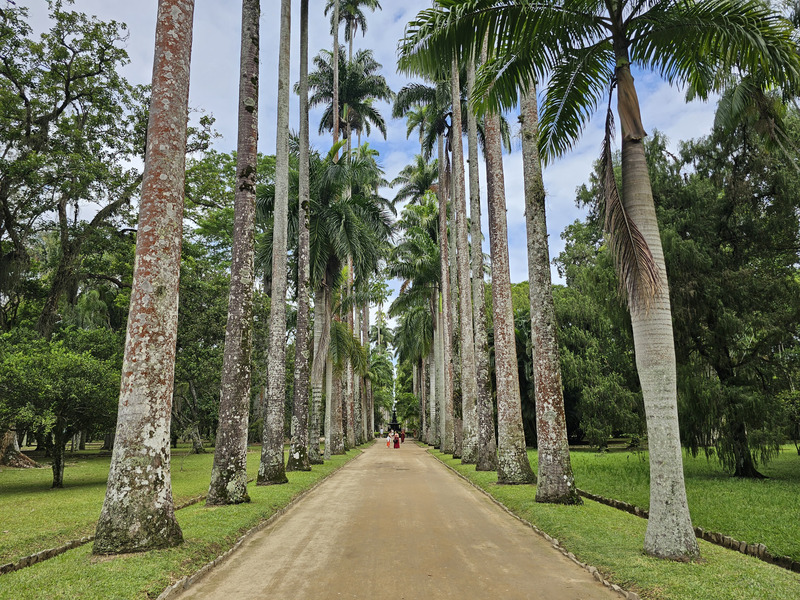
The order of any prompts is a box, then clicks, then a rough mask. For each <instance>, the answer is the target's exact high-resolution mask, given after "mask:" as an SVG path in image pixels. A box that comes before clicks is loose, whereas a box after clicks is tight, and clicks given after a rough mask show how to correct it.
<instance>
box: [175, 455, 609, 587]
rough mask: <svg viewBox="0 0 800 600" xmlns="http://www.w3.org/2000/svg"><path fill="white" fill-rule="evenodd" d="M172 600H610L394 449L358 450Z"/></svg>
mask: <svg viewBox="0 0 800 600" xmlns="http://www.w3.org/2000/svg"><path fill="white" fill-rule="evenodd" d="M180 598H181V599H184V600H188V599H189V598H197V599H200V598H203V599H219V600H242V599H246V598H269V599H270V600H273V599H282V598H286V599H292V600H295V599H302V598H312V599H314V600H323V599H326V598H388V599H392V600H395V599H403V598H407V599H421V598H430V599H436V600H439V599H457V600H469V599H477V598H491V599H496V598H503V599H512V598H535V599H537V600H539V599H541V600H577V599H581V600H595V599H597V600H600V599H612V598H615V599H619V598H620V596H618V595H617V594H615V593H614V592H612V591H610V590H608V589H606V588H604V587H603V586H602V585H600V584H599V583H598V582H596V581H595V580H594V579H593V578H592V576H591V575H590V574H589V573H587V572H586V571H585V570H583V569H581V568H580V567H578V566H577V565H575V564H573V563H572V562H571V561H570V560H569V559H567V558H566V557H564V556H563V555H562V554H561V553H559V552H557V551H556V550H554V549H553V548H552V547H551V546H550V544H548V543H547V542H546V541H545V540H544V539H543V538H541V537H540V536H539V535H537V534H535V533H534V532H533V531H531V530H530V528H528V527H526V526H525V525H523V524H522V523H520V522H518V521H517V520H516V519H514V518H512V517H511V516H509V515H508V514H506V513H505V512H504V511H503V510H501V509H500V508H499V507H497V506H496V505H494V504H493V503H492V502H491V501H490V500H489V499H488V498H486V497H485V496H484V495H482V494H480V493H479V492H477V491H476V490H474V489H473V488H472V487H470V486H469V485H468V484H467V483H466V482H464V481H462V480H461V479H459V478H458V477H456V476H455V475H454V474H453V473H452V472H450V471H449V470H448V469H447V468H446V467H444V465H442V464H440V463H439V462H438V461H436V459H434V458H433V457H432V456H430V455H428V454H427V453H426V452H425V450H424V449H422V448H420V447H419V446H417V445H416V444H414V443H413V442H406V443H405V444H403V445H402V447H401V448H400V449H399V450H395V449H387V448H386V444H381V443H378V444H376V445H374V446H372V447H371V448H369V449H368V450H366V452H365V455H364V456H362V457H360V458H359V459H358V460H356V461H354V462H352V463H350V464H348V465H346V466H345V467H344V468H343V469H342V470H341V471H340V472H339V473H337V474H336V475H335V476H334V477H331V478H330V479H329V480H328V481H326V482H324V483H323V484H322V485H320V486H319V487H318V488H316V489H315V490H314V491H313V492H311V493H310V494H309V495H308V496H307V497H306V498H304V499H303V500H302V501H300V502H298V503H297V505H295V506H294V507H292V508H291V509H290V510H289V511H287V513H286V514H285V515H283V516H282V517H281V518H280V519H278V520H276V521H275V523H273V524H272V525H271V526H269V527H267V528H265V529H264V530H262V531H261V532H259V533H257V534H256V535H254V536H253V537H251V538H250V539H249V540H248V541H247V542H245V543H244V544H243V545H242V547H241V549H240V550H239V551H238V552H236V553H234V555H233V556H232V557H231V558H230V559H229V560H228V561H226V562H225V563H223V564H221V565H220V566H219V567H217V568H216V569H214V570H212V571H211V572H210V573H209V574H208V575H207V576H206V577H204V578H203V579H201V580H200V581H199V582H197V583H196V584H194V585H193V586H192V587H190V588H189V590H187V591H186V593H184V594H183V595H182V596H180Z"/></svg>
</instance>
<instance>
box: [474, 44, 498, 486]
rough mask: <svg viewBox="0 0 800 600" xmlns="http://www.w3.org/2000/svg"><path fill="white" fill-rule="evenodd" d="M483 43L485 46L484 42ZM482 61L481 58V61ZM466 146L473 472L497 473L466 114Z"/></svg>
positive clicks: (480, 252)
mask: <svg viewBox="0 0 800 600" xmlns="http://www.w3.org/2000/svg"><path fill="white" fill-rule="evenodd" d="M484 43H485V42H484ZM483 60H485V58H484V59H483ZM474 88H475V62H474V61H472V60H469V61H467V95H468V96H470V97H472V90H473V89H474ZM467 144H468V146H469V148H468V150H469V217H470V234H469V235H470V239H471V241H472V247H471V252H472V314H473V317H472V318H473V322H474V333H475V375H476V380H477V381H476V383H477V386H476V387H477V406H476V411H477V419H478V451H477V457H476V460H477V463H476V466H475V470H477V471H496V470H497V441H496V439H495V431H494V403H493V402H492V383H491V377H490V375H489V340H488V334H487V331H486V327H487V323H486V297H485V290H484V282H483V233H482V232H481V192H480V168H479V165H478V123H477V119H476V118H475V115H474V114H473V113H472V112H469V113H468V114H467Z"/></svg>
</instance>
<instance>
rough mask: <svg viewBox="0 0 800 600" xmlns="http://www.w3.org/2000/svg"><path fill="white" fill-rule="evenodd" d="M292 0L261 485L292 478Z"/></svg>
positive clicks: (281, 71)
mask: <svg viewBox="0 0 800 600" xmlns="http://www.w3.org/2000/svg"><path fill="white" fill-rule="evenodd" d="M291 14H292V3H291V0H281V30H280V31H281V34H280V46H279V55H278V56H279V58H278V124H277V140H276V144H275V209H274V220H273V222H274V227H273V235H272V248H273V252H272V302H271V303H270V311H269V346H268V358H267V394H266V411H265V413H264V435H263V440H264V441H263V445H262V447H261V463H260V464H259V467H258V478H257V480H256V484H257V485H273V484H282V483H288V481H289V480H288V479H287V478H286V469H285V466H284V463H283V412H284V408H283V405H284V398H285V396H286V373H285V369H286V368H285V363H286V346H285V344H284V334H285V331H286V242H287V237H288V226H289V225H288V223H289V219H288V213H289V66H290V53H291V45H290V40H291Z"/></svg>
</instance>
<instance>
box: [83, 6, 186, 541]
mask: <svg viewBox="0 0 800 600" xmlns="http://www.w3.org/2000/svg"><path fill="white" fill-rule="evenodd" d="M193 16H194V1H193V0H160V2H159V4H158V17H157V21H156V44H155V58H154V64H153V86H152V95H151V100H150V117H149V121H148V125H147V131H148V133H147V148H146V151H145V166H144V175H143V179H142V197H141V203H140V207H139V225H138V233H137V239H136V257H135V260H134V268H133V286H132V288H131V300H130V309H129V315H128V327H127V333H126V339H125V354H124V358H123V364H122V380H121V385H120V399H119V409H118V413H117V432H116V440H115V442H116V443H115V444H114V452H113V455H112V458H111V468H110V471H109V476H108V487H107V489H106V497H105V501H104V502H103V509H102V511H101V513H100V518H99V519H98V521H97V530H96V537H95V542H94V548H93V552H94V553H95V554H109V553H117V552H138V551H142V550H150V549H153V548H167V547H170V546H175V545H177V544H180V543H181V542H182V541H183V534H182V532H181V528H180V526H179V525H178V522H177V520H176V519H175V507H174V505H173V502H172V480H171V478H170V469H169V463H170V449H169V441H170V436H169V427H170V416H171V414H172V393H173V383H174V373H175V340H176V336H177V331H178V281H179V277H180V251H181V234H182V228H183V195H184V178H185V160H186V119H187V112H188V100H189V64H190V58H191V48H192V19H193Z"/></svg>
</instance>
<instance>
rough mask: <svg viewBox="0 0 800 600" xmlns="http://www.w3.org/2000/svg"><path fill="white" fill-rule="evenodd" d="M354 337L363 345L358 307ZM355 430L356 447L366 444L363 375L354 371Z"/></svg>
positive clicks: (354, 308)
mask: <svg viewBox="0 0 800 600" xmlns="http://www.w3.org/2000/svg"><path fill="white" fill-rule="evenodd" d="M353 337H355V338H356V339H358V340H359V344H360V343H361V314H360V310H359V308H358V307H356V306H353ZM353 413H354V414H353V419H354V421H353V429H354V430H355V431H354V433H355V441H356V446H358V445H359V444H363V443H364V423H363V420H362V410H361V375H359V374H358V373H356V372H355V369H353Z"/></svg>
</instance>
